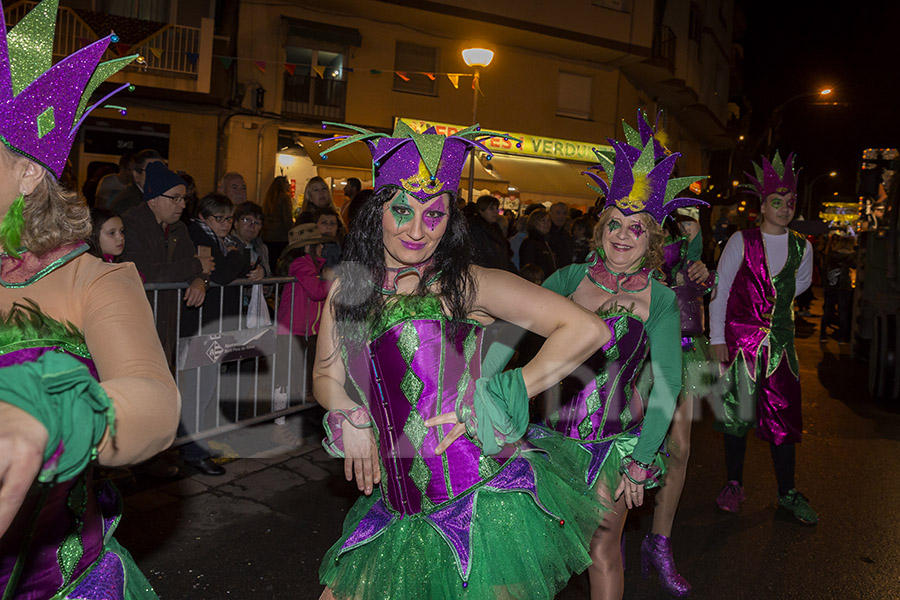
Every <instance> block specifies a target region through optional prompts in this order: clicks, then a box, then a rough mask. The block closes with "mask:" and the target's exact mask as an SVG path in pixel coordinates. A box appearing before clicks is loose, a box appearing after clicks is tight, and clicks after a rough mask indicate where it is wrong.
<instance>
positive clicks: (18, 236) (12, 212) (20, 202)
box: [0, 194, 25, 258]
mask: <svg viewBox="0 0 900 600" xmlns="http://www.w3.org/2000/svg"><path fill="white" fill-rule="evenodd" d="M23 210H25V196H23V195H22V194H19V196H18V197H17V198H16V199H15V200H14V201H13V203H12V204H11V205H10V207H9V210H8V211H6V215H5V216H4V217H3V221H0V245H2V246H3V249H4V250H5V251H6V253H7V254H9V255H10V256H12V257H13V258H21V257H22V255H21V254H19V245H20V244H21V243H22V230H23V229H25V217H24V216H23V214H22V211H23Z"/></svg>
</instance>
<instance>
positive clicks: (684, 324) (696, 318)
mask: <svg viewBox="0 0 900 600" xmlns="http://www.w3.org/2000/svg"><path fill="white" fill-rule="evenodd" d="M687 247H688V240H687V238H684V237H681V238H678V239H677V240H675V241H674V242H671V243H669V244H666V245H665V247H664V248H663V264H662V265H661V266H660V267H659V269H660V271H662V273H663V275H665V276H666V285H667V286H668V287H669V288H670V289H671V290H672V291H673V292H675V298H676V300H677V301H678V309H679V310H680V311H681V333H682V335H685V336H692V335H699V334H701V333H703V300H702V297H703V295H704V294H705V293H707V292H708V291H709V290H710V289H711V288H712V287H714V286H715V281H716V274H715V271H710V273H709V278H707V281H706V285H697V284H696V283H694V282H693V281H691V279H690V278H689V277H688V274H687V268H686V266H685V260H684V259H685V257H686V255H687Z"/></svg>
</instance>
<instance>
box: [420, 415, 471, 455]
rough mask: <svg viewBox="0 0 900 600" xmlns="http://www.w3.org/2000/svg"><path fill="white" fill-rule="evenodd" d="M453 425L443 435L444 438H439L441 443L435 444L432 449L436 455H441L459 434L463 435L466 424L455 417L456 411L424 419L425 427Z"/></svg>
mask: <svg viewBox="0 0 900 600" xmlns="http://www.w3.org/2000/svg"><path fill="white" fill-rule="evenodd" d="M450 424H452V425H453V429H451V430H450V432H449V433H448V434H447V435H445V436H444V439H443V440H441V443H440V444H438V445H437V447H436V448H435V449H434V453H435V454H437V455H441V454H443V453H444V451H445V450H447V448H449V447H450V444H452V443H453V442H454V441H456V440H457V439H458V438H459V436H461V435H463V434H464V433H465V432H466V424H465V423H461V422H460V420H459V419H458V418H457V416H456V413H444V414H442V415H438V416H436V417H431V418H430V419H428V420H427V421H425V427H437V426H438V425H450Z"/></svg>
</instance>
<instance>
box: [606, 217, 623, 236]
mask: <svg viewBox="0 0 900 600" xmlns="http://www.w3.org/2000/svg"><path fill="white" fill-rule="evenodd" d="M606 227H607V228H608V230H609V232H610V233H612V232H613V231H616V230H617V229H621V227H622V224H621V223H619V222H618V221H616V220H615V219H611V220H610V221H609V223H607V224H606Z"/></svg>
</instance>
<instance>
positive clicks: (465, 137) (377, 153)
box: [319, 121, 521, 202]
mask: <svg viewBox="0 0 900 600" xmlns="http://www.w3.org/2000/svg"><path fill="white" fill-rule="evenodd" d="M326 124H327V125H335V126H339V127H344V128H347V129H350V130H353V131H355V132H356V134H355V135H351V136H340V137H341V138H342V140H341V141H339V142H338V143H336V144H334V145H333V146H331V147H329V148H328V149H326V150H322V151H320V152H319V154H320V155H322V156H323V157H324V156H326V155H327V154H328V153H329V152H333V151H335V150H336V149H338V148H343V147H344V146H346V145H348V144H352V143H354V142H365V143H366V145H367V146H368V148H369V152H370V153H371V154H372V179H373V181H374V188H375V190H376V191H378V190H380V189H381V188H383V187H385V186H391V187H395V188H397V189H402V190H405V191H406V192H407V194H408V195H410V196H412V197H414V198H416V199H417V200H419V201H420V202H426V201H428V200H430V199H431V198H434V197H435V196H437V195H439V194H443V193H450V194H453V195H454V196H455V195H456V192H457V190H458V189H459V182H460V179H461V175H462V167H463V163H464V162H465V160H466V156H467V155H468V153H469V152H470V151H471V150H474V149H478V150H481V151H482V152H484V153H485V154H487V155H488V156H490V155H491V152H490V150H488V148H487V147H485V146H484V144H482V143H481V141H479V140H481V139H488V138H492V137H507V136H508V135H509V134H503V133H497V132H493V131H484V130H482V129H481V128H480V127H479V126H478V125H477V124H476V125H472V126H471V127H467V128H465V129H463V130H460V131H457V132H456V133H454V134H453V135H449V136H445V135H441V134H438V133H437V132H436V130H435V129H434V128H433V127H429V128H428V129H426V130H425V131H424V132H422V133H418V132H417V131H415V129H413V128H412V127H410V126H409V125H408V124H406V123H405V122H403V121H397V124H396V125H395V126H394V131H393V133H392V134H391V135H390V136H389V135H387V134H385V133H377V132H374V131H369V130H366V129H363V128H361V127H356V126H354V125H341V124H339V123H331V122H328V123H326ZM337 139H338V138H330V140H320V142H328V141H334V140H337ZM508 139H511V140H515V141H518V142H521V140H519V139H518V138H514V137H511V136H510V137H508Z"/></svg>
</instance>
